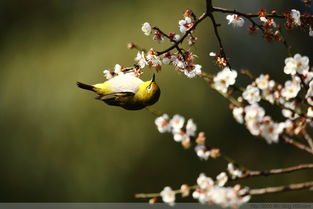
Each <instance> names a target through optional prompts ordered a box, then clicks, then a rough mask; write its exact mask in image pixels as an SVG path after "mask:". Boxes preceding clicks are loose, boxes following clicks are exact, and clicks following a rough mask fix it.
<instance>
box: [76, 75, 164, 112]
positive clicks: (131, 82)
mask: <svg viewBox="0 0 313 209" xmlns="http://www.w3.org/2000/svg"><path fill="white" fill-rule="evenodd" d="M77 86H78V87H79V88H82V89H85V90H89V91H93V92H95V93H96V94H98V96H97V97H96V99H97V100H101V101H103V102H104V103H106V104H108V105H112V106H120V107H122V108H124V109H126V110H140V109H143V108H145V107H147V106H150V105H153V104H155V103H156V102H157V101H158V100H159V97H160V94H161V90H160V88H159V86H158V85H157V83H156V82H155V74H153V76H152V79H151V80H149V81H143V80H141V79H140V78H138V77H136V76H133V75H128V74H122V75H118V76H115V77H113V78H111V79H109V80H107V81H105V82H104V83H98V84H95V85H88V84H84V83H81V82H77Z"/></svg>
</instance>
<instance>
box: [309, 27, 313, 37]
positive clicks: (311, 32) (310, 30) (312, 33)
mask: <svg viewBox="0 0 313 209" xmlns="http://www.w3.org/2000/svg"><path fill="white" fill-rule="evenodd" d="M309 36H311V37H313V29H312V27H311V26H310V27H309Z"/></svg>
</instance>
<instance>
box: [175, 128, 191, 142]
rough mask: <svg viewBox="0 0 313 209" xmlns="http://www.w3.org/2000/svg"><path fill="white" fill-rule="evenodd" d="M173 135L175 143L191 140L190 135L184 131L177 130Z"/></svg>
mask: <svg viewBox="0 0 313 209" xmlns="http://www.w3.org/2000/svg"><path fill="white" fill-rule="evenodd" d="M173 134H174V141H176V142H182V141H184V140H186V139H188V138H189V137H188V135H187V134H186V133H185V132H184V131H182V130H179V131H177V130H176V131H175V132H174V133H173Z"/></svg>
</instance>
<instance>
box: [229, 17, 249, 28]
mask: <svg viewBox="0 0 313 209" xmlns="http://www.w3.org/2000/svg"><path fill="white" fill-rule="evenodd" d="M226 19H227V20H228V24H232V25H233V26H234V27H242V26H243V24H244V23H245V21H244V19H243V18H241V17H239V16H238V15H236V14H233V15H227V16H226Z"/></svg>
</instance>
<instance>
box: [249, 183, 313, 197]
mask: <svg viewBox="0 0 313 209" xmlns="http://www.w3.org/2000/svg"><path fill="white" fill-rule="evenodd" d="M312 187H313V181H311V182H303V183H298V184H290V185H285V186H277V187H266V188H260V189H251V190H250V191H249V194H250V195H262V194H267V193H275V192H287V191H294V190H301V189H310V188H312Z"/></svg>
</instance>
